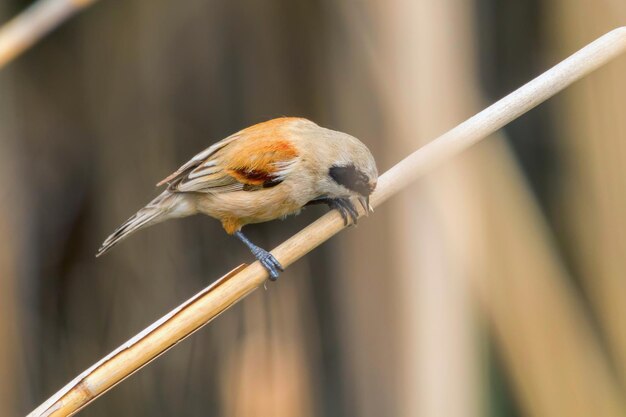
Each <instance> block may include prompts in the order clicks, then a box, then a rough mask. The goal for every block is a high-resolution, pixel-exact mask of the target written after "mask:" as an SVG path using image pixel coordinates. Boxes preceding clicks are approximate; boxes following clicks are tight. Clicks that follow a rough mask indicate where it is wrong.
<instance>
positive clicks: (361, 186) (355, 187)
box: [328, 164, 373, 196]
mask: <svg viewBox="0 0 626 417" xmlns="http://www.w3.org/2000/svg"><path fill="white" fill-rule="evenodd" d="M328 175H329V176H330V177H331V178H332V179H333V180H334V181H335V182H336V183H337V184H340V185H343V186H344V187H346V188H347V189H348V190H351V191H354V192H356V193H359V194H360V195H363V196H368V195H370V194H371V193H372V191H373V190H372V188H371V187H370V184H369V178H368V177H367V175H365V174H364V173H363V172H362V171H359V170H358V169H357V168H356V167H355V166H354V165H352V164H350V165H346V166H336V165H334V166H332V167H330V169H329V170H328Z"/></svg>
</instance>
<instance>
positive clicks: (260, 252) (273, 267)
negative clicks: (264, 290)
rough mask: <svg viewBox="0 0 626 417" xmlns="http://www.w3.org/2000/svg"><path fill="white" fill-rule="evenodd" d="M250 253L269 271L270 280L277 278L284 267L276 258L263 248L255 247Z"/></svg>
mask: <svg viewBox="0 0 626 417" xmlns="http://www.w3.org/2000/svg"><path fill="white" fill-rule="evenodd" d="M252 254H253V255H254V257H255V258H257V259H258V260H259V262H261V265H263V267H264V268H265V269H266V270H267V272H269V274H270V280H271V281H276V280H277V279H278V275H280V273H281V272H283V271H284V268H283V266H282V265H281V264H280V262H278V259H276V258H275V257H274V255H272V254H271V253H269V252H268V251H266V250H265V249H261V248H259V247H256V248H255V249H253V250H252Z"/></svg>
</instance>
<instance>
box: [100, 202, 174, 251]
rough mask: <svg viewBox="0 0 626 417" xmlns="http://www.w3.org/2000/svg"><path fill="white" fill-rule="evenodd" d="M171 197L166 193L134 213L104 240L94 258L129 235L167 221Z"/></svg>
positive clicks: (170, 207)
mask: <svg viewBox="0 0 626 417" xmlns="http://www.w3.org/2000/svg"><path fill="white" fill-rule="evenodd" d="M171 197H173V194H171V193H169V192H167V191H166V192H164V193H163V194H161V195H160V196H158V197H157V198H155V199H154V200H152V201H151V202H150V203H149V204H148V205H147V206H146V207H144V208H142V209H141V210H139V211H138V212H137V213H135V214H134V215H133V216H132V217H131V218H130V219H128V220H126V222H124V224H122V225H121V226H120V227H118V228H117V229H115V231H114V232H113V233H112V234H111V236H109V237H107V238H106V240H105V241H104V242H103V243H102V246H100V249H98V253H96V257H98V256H101V255H103V254H104V253H106V252H107V251H108V250H109V249H111V248H112V247H113V246H115V245H116V244H118V243H119V242H120V241H122V240H124V239H126V238H127V237H128V236H129V235H130V234H131V233H134V232H136V231H137V230H139V229H143V228H144V227H147V226H151V225H153V224H156V223H159V222H162V221H164V220H166V219H168V218H169V216H168V214H169V213H170V211H171V209H172V206H173V205H174V201H173V200H174V199H173V198H171Z"/></svg>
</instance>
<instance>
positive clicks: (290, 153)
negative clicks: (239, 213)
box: [158, 119, 298, 193]
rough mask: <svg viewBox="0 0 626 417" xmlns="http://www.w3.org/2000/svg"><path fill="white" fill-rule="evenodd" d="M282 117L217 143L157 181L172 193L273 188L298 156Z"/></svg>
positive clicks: (282, 178)
mask: <svg viewBox="0 0 626 417" xmlns="http://www.w3.org/2000/svg"><path fill="white" fill-rule="evenodd" d="M284 124H285V120H284V119H274V120H270V121H268V122H265V123H260V124H258V125H254V126H252V127H249V128H247V129H244V130H242V131H240V132H237V133H235V134H234V135H232V136H229V137H228V138H226V139H224V140H222V141H220V142H217V143H216V144H214V145H212V146H210V147H208V148H207V149H205V150H204V151H202V152H200V153H199V154H197V155H196V156H194V157H193V158H192V159H191V160H190V161H189V162H187V163H186V164H184V165H183V166H181V167H180V168H179V169H178V170H177V171H176V172H174V173H172V174H171V175H169V176H168V177H166V178H165V179H163V180H162V181H160V182H159V184H158V185H163V184H165V183H167V184H168V188H169V189H170V190H171V191H173V192H202V193H223V192H232V191H240V190H246V191H254V190H259V189H263V188H268V187H273V186H275V185H278V184H279V183H280V182H282V181H283V180H284V178H285V177H286V175H287V174H288V173H289V171H290V170H291V168H292V167H293V164H294V162H295V161H296V160H297V158H298V152H297V149H296V148H295V146H294V145H293V144H292V143H291V141H289V140H288V138H287V137H286V134H285V133H286V132H285V129H284Z"/></svg>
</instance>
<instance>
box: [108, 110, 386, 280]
mask: <svg viewBox="0 0 626 417" xmlns="http://www.w3.org/2000/svg"><path fill="white" fill-rule="evenodd" d="M377 180H378V171H377V169H376V162H375V161H374V157H373V156H372V154H371V153H370V151H369V150H368V149H367V147H366V146H365V145H364V144H363V143H361V142H360V141H359V140H358V139H356V138H355V137H353V136H350V135H348V134H346V133H342V132H337V131H334V130H330V129H326V128H323V127H320V126H318V125H317V124H315V123H313V122H311V121H309V120H307V119H303V118H297V117H281V118H277V119H272V120H269V121H266V122H263V123H259V124H256V125H253V126H251V127H248V128H246V129H244V130H241V131H239V132H237V133H235V134H233V135H231V136H229V137H227V138H226V139H223V140H221V141H219V142H217V143H215V144H214V145H212V146H210V147H208V148H206V149H205V150H203V151H202V152H200V153H199V154H197V155H196V156H194V157H193V158H191V160H190V161H189V162H187V163H186V164H184V165H183V166H181V167H180V168H179V169H178V170H177V171H176V172H174V173H172V174H171V175H169V176H168V177H166V178H165V179H163V180H162V181H160V182H159V183H158V184H157V186H162V185H165V184H167V188H166V189H165V191H163V193H161V194H160V195H159V196H158V197H156V198H155V199H154V200H152V201H151V202H150V203H148V205H147V206H145V207H144V208H142V209H141V210H139V211H138V212H137V213H136V214H135V215H134V216H132V217H131V218H130V219H128V220H127V221H126V222H125V223H124V224H122V225H121V226H120V227H119V228H118V229H117V230H115V232H113V234H112V235H111V236H109V237H108V238H107V239H106V240H105V241H104V243H102V246H101V247H100V249H99V250H98V253H97V254H96V256H100V255H102V254H104V253H105V252H107V251H108V250H109V249H111V247H113V246H114V245H115V244H117V243H118V242H120V241H121V240H122V239H124V238H126V237H127V236H128V235H130V234H131V233H133V232H136V231H137V230H139V229H142V228H144V227H147V226H151V225H153V224H156V223H160V222H162V221H164V220H168V219H172V218H177V217H186V216H191V215H193V214H197V213H203V214H206V215H208V216H211V217H213V218H216V219H218V220H220V221H221V222H222V226H223V227H224V230H225V231H226V233H228V234H229V235H235V236H236V237H237V238H238V239H239V240H241V241H242V242H243V243H244V244H245V245H246V246H247V247H248V248H249V249H250V251H251V252H252V254H253V255H254V256H255V257H256V258H257V259H258V260H259V261H260V262H261V264H262V265H263V266H264V267H265V269H266V270H267V271H268V273H269V275H270V279H271V280H276V279H277V278H278V275H279V273H280V272H281V271H283V267H282V265H281V264H280V263H279V262H278V260H277V259H276V258H275V257H274V256H273V255H272V254H270V253H269V252H268V251H266V250H264V249H262V248H260V247H258V246H256V245H255V244H254V243H252V242H251V241H250V240H249V239H248V238H247V237H246V236H245V235H244V234H243V233H242V232H241V228H242V227H243V226H244V225H246V224H250V223H262V222H266V221H269V220H274V219H277V218H284V217H286V216H288V215H290V214H298V213H299V212H300V210H302V208H303V207H304V206H307V205H312V204H326V205H328V206H329V208H330V209H336V210H338V211H339V213H341V216H342V218H343V220H344V224H345V225H346V226H347V225H348V224H349V220H352V222H353V223H354V224H356V222H357V218H358V212H357V210H356V208H355V206H354V204H353V202H352V200H351V198H355V199H356V200H357V201H359V202H360V204H361V205H362V206H363V209H364V210H365V213H366V214H367V213H368V212H369V211H371V210H372V209H371V207H370V205H369V196H370V194H371V193H372V192H373V191H374V189H375V188H376V182H377Z"/></svg>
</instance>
